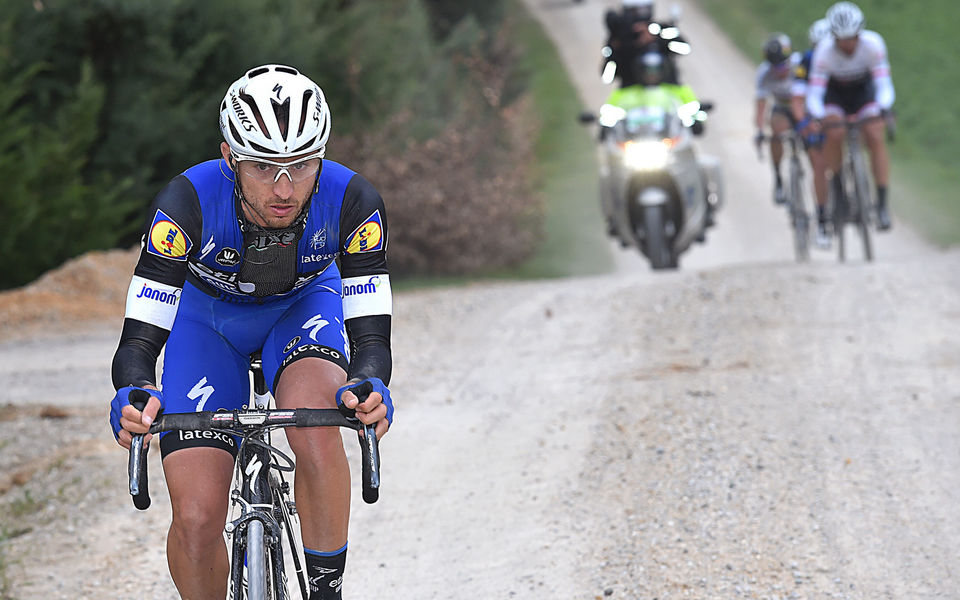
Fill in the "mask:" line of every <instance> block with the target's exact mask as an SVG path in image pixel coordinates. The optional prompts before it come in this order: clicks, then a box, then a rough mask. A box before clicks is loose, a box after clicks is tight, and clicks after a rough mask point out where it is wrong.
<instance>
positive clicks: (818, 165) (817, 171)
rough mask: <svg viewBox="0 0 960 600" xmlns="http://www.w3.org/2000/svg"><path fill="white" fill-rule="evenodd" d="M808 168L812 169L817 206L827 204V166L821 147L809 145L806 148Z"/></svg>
mask: <svg viewBox="0 0 960 600" xmlns="http://www.w3.org/2000/svg"><path fill="white" fill-rule="evenodd" d="M807 157H808V158H809V159H810V168H811V169H812V170H813V191H814V194H815V195H816V199H817V206H826V205H827V167H826V164H825V160H824V157H823V148H822V147H816V146H811V147H810V148H808V149H807Z"/></svg>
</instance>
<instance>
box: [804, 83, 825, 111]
mask: <svg viewBox="0 0 960 600" xmlns="http://www.w3.org/2000/svg"><path fill="white" fill-rule="evenodd" d="M826 93H827V88H826V87H825V85H821V84H819V83H811V84H810V87H809V89H808V91H807V112H808V113H810V116H811V117H813V118H814V119H822V118H823V115H824V114H825V112H826V108H825V107H824V105H823V98H824V96H825V95H826Z"/></svg>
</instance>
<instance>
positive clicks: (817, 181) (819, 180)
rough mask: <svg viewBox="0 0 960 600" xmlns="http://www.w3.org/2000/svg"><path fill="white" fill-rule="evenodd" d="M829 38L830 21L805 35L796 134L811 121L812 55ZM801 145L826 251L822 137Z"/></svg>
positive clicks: (797, 87)
mask: <svg viewBox="0 0 960 600" xmlns="http://www.w3.org/2000/svg"><path fill="white" fill-rule="evenodd" d="M829 35H831V32H830V22H829V21H827V20H826V19H825V18H824V19H817V20H816V21H814V22H813V24H812V25H810V29H809V30H808V32H807V38H808V39H809V41H810V47H809V48H807V49H806V50H805V51H804V52H803V55H802V57H801V59H800V65H799V66H797V70H796V75H795V77H794V87H793V103H792V110H793V118H794V121H795V123H796V128H797V131H798V132H801V134H802V132H803V131H805V130H807V129H808V126H809V124H810V120H811V119H810V116H809V114H808V113H807V105H806V95H807V85H808V80H809V76H810V62H811V60H812V59H813V51H814V49H815V48H816V47H817V44H818V43H820V42H821V41H822V40H824V39H825V38H827V37H828V36H829ZM803 145H804V147H805V148H806V149H807V157H808V158H809V159H810V168H811V169H812V170H813V190H814V195H815V198H816V203H817V234H816V241H817V246H819V247H821V248H829V247H830V231H829V217H828V215H827V172H826V165H825V164H824V160H823V134H822V133H820V132H817V133H809V134H807V135H804V136H803Z"/></svg>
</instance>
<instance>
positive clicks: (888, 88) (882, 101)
mask: <svg viewBox="0 0 960 600" xmlns="http://www.w3.org/2000/svg"><path fill="white" fill-rule="evenodd" d="M871 40H872V42H873V44H872V48H873V53H872V56H871V57H870V58H871V64H870V75H871V77H872V78H873V82H874V86H875V88H876V96H875V98H876V102H877V104H879V105H880V107H881V108H890V107H891V106H893V101H894V99H895V97H896V94H895V92H894V89H893V78H892V77H891V76H890V60H889V58H888V57H887V44H886V42H884V41H883V38H882V37H880V35H879V34H875V35H873V36H871Z"/></svg>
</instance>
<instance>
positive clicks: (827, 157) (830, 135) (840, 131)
mask: <svg viewBox="0 0 960 600" xmlns="http://www.w3.org/2000/svg"><path fill="white" fill-rule="evenodd" d="M844 131H845V130H844V127H843V119H842V118H841V117H839V116H837V115H827V116H826V117H824V119H823V162H824V167H825V169H826V170H827V171H829V172H830V174H831V175H833V174H834V173H839V172H840V161H841V158H842V156H843V155H842V151H843V137H844Z"/></svg>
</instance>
